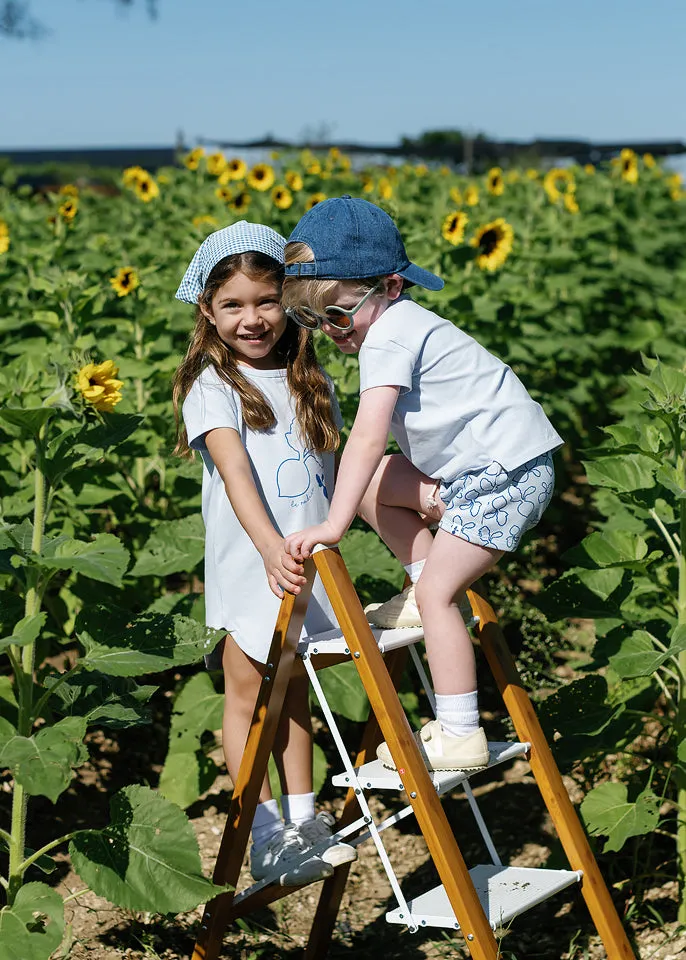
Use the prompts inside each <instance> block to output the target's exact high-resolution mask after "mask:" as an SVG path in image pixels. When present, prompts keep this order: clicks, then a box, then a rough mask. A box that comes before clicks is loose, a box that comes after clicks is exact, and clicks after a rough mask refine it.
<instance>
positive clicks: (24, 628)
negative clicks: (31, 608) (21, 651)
mask: <svg viewBox="0 0 686 960" xmlns="http://www.w3.org/2000/svg"><path fill="white" fill-rule="evenodd" d="M46 618H47V614H46V613H36V614H34V615H33V616H31V617H24V618H23V619H22V620H20V621H19V623H18V624H16V626H15V627H14V630H13V631H12V635H11V636H9V637H3V638H2V639H0V652H2V651H3V650H5V649H6V648H7V647H10V646H12V644H16V646H18V647H25V646H26V645H27V644H29V643H33V641H34V640H35V639H36V637H37V636H38V634H39V633H40V632H41V630H42V628H43V625H44V624H45V620H46Z"/></svg>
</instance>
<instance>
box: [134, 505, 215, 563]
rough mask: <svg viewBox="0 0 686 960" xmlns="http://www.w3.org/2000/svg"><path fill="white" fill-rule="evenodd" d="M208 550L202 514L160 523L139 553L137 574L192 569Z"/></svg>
mask: <svg viewBox="0 0 686 960" xmlns="http://www.w3.org/2000/svg"><path fill="white" fill-rule="evenodd" d="M204 553H205V527H204V524H203V521H202V517H201V516H200V514H191V515H190V516H188V517H183V518H182V519H181V520H165V521H163V522H162V523H159V524H158V525H157V526H156V527H155V529H154V530H153V532H152V534H151V536H150V537H149V538H148V541H147V542H146V544H145V546H144V547H143V549H142V550H141V551H140V553H139V554H138V559H137V561H136V564H135V566H134V568H133V570H132V571H131V574H132V575H133V576H135V577H145V576H149V575H151V574H154V575H155V576H158V577H164V576H167V575H168V574H170V573H179V572H182V571H188V572H190V571H191V570H193V568H194V567H195V566H197V564H198V563H200V561H201V560H202V558H203V555H204Z"/></svg>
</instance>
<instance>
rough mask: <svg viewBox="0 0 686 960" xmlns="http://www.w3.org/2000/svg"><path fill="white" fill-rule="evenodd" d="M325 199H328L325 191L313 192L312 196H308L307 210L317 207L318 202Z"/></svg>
mask: <svg viewBox="0 0 686 960" xmlns="http://www.w3.org/2000/svg"><path fill="white" fill-rule="evenodd" d="M323 200H326V194H325V193H313V194H312V196H310V197H308V198H307V203H306V204H305V209H306V210H311V209H312V207H316V206H317V204H318V203H321V202H322V201H323Z"/></svg>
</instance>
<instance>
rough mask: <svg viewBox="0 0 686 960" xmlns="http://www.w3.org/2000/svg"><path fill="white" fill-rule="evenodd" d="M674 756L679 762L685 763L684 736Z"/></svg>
mask: <svg viewBox="0 0 686 960" xmlns="http://www.w3.org/2000/svg"><path fill="white" fill-rule="evenodd" d="M676 756H677V760H679V762H680V763H686V737H684V739H683V740H682V741H681V743H680V744H679V746H678V747H677V750H676Z"/></svg>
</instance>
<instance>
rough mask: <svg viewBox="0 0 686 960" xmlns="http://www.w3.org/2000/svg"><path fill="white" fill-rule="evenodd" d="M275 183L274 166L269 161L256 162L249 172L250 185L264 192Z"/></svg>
mask: <svg viewBox="0 0 686 960" xmlns="http://www.w3.org/2000/svg"><path fill="white" fill-rule="evenodd" d="M273 185H274V168H273V167H270V166H269V164H268V163H256V164H255V166H254V167H253V168H252V169H251V170H250V173H249V174H248V186H249V187H252V188H253V190H259V191H260V193H264V191H265V190H269V188H270V187H271V186H273Z"/></svg>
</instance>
